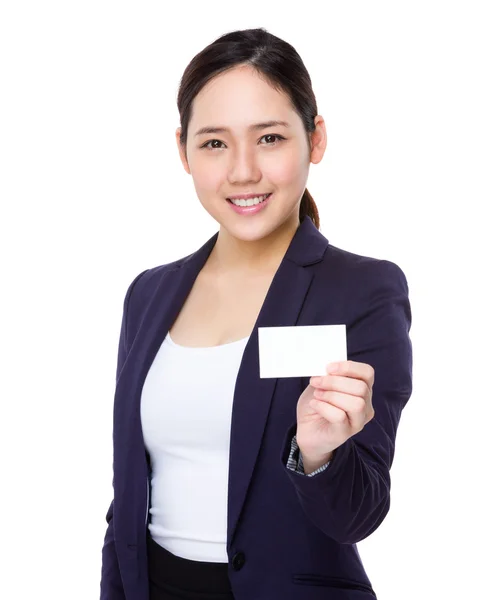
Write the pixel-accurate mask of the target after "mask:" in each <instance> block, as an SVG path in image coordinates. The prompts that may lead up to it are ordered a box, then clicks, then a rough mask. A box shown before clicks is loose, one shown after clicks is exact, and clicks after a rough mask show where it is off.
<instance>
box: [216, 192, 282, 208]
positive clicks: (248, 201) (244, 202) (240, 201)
mask: <svg viewBox="0 0 490 600" xmlns="http://www.w3.org/2000/svg"><path fill="white" fill-rule="evenodd" d="M270 196H272V192H271V193H270V194H262V195H261V196H255V198H237V199H234V200H233V201H232V200H230V198H227V199H226V200H227V202H230V204H234V205H235V206H243V207H245V206H257V205H258V204H262V202H264V201H265V200H267V199H268V198H269V197H270ZM256 198H260V200H259V201H258V202H255V199H256ZM252 200H254V202H252Z"/></svg>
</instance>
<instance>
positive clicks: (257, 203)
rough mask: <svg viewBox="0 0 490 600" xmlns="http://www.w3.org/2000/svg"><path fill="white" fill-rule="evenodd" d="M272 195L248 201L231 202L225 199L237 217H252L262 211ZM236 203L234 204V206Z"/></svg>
mask: <svg viewBox="0 0 490 600" xmlns="http://www.w3.org/2000/svg"><path fill="white" fill-rule="evenodd" d="M271 196H272V193H270V194H265V195H264V196H257V197H256V198H249V199H248V200H233V201H231V200H230V199H229V198H227V199H226V201H227V202H228V204H229V205H230V207H231V208H232V209H233V210H234V211H235V212H236V213H238V214H239V215H252V214H255V213H258V212H259V211H261V210H263V209H264V208H265V207H266V206H267V204H269V201H270V198H271ZM235 203H236V204H235Z"/></svg>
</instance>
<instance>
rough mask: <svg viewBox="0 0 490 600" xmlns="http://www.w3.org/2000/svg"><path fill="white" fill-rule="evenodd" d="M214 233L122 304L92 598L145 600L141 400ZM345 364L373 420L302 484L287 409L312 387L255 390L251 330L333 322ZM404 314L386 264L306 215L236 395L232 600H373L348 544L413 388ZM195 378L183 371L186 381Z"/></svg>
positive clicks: (382, 487) (382, 508)
mask: <svg viewBox="0 0 490 600" xmlns="http://www.w3.org/2000/svg"><path fill="white" fill-rule="evenodd" d="M217 236H218V233H216V234H214V235H213V236H212V237H211V238H210V239H209V240H208V241H207V242H206V243H205V244H204V245H203V246H202V247H201V248H199V249H198V250H197V251H196V252H194V253H193V254H190V255H189V256H187V257H185V258H181V259H179V260H177V261H175V262H172V263H169V264H166V265H162V266H158V267H154V268H151V269H148V270H146V271H144V272H143V273H140V274H139V275H138V276H137V277H136V278H135V279H134V280H133V281H132V283H131V285H130V286H129V288H128V290H127V293H126V296H125V299H124V306H123V320H122V326H121V336H120V341H119V350H118V362H117V377H116V389H115V396H114V431H113V441H114V463H113V466H114V478H113V486H114V500H113V502H111V505H110V507H109V510H108V512H107V516H106V520H107V523H108V527H107V532H106V535H105V539H104V546H103V550H102V577H101V599H103V600H116V599H117V600H122V599H125V600H147V598H148V576H147V555H146V524H147V519H148V509H149V502H150V499H149V493H148V491H149V489H150V488H149V483H148V482H149V477H150V461H149V457H148V454H147V452H146V450H145V446H144V442H143V435H142V429H141V420H140V396H141V389H142V386H143V383H144V380H145V377H146V374H147V372H148V370H149V368H150V365H151V363H152V361H153V358H154V357H155V355H156V353H157V351H158V348H159V347H160V344H161V343H162V341H163V339H164V337H165V335H166V333H167V332H168V330H169V329H170V327H171V326H172V324H173V322H174V320H175V318H176V317H177V315H178V314H179V312H180V309H181V307H182V305H183V303H184V300H185V298H186V297H187V294H188V293H189V291H190V289H191V287H192V285H193V283H194V281H195V279H196V277H197V275H198V273H199V271H200V270H201V268H202V267H203V265H204V263H205V262H206V260H207V258H208V256H209V254H210V252H211V250H212V248H213V246H214V244H215V242H216V239H217ZM342 323H345V324H346V326H347V358H348V359H350V360H354V361H358V362H366V363H368V364H370V365H371V366H372V367H374V369H375V383H374V387H373V406H374V409H375V412H376V414H375V417H374V419H372V420H371V421H370V422H369V423H367V424H366V426H365V427H364V429H363V430H362V431H361V432H359V433H358V434H356V435H354V436H353V437H352V438H349V439H348V440H347V441H346V442H344V443H343V444H342V445H341V446H340V447H338V448H337V449H336V450H335V453H334V456H333V459H332V461H331V462H330V464H329V466H328V468H327V469H325V470H324V471H322V472H321V473H318V474H316V475H314V476H313V477H307V476H306V475H304V474H300V473H296V472H294V471H292V470H290V469H288V468H287V460H288V457H289V454H290V449H291V441H292V438H293V436H294V435H295V433H296V404H297V401H298V398H299V396H300V394H301V392H302V391H303V390H304V389H305V387H306V386H307V385H308V382H309V377H301V378H279V379H260V377H259V356H258V343H257V333H258V332H257V328H258V327H274V326H287V325H314V324H342ZM410 326H411V311H410V303H409V299H408V286H407V281H406V278H405V275H404V273H403V271H402V270H401V269H400V268H399V267H398V266H397V265H396V264H395V263H393V262H390V261H387V260H378V259H374V258H370V257H364V256H361V255H357V254H353V253H351V252H347V251H345V250H342V249H340V248H337V247H335V246H333V245H331V244H330V243H329V241H328V240H327V239H326V238H325V237H324V236H323V234H322V233H321V232H320V231H319V230H318V229H317V228H316V227H315V225H314V224H313V222H312V220H311V219H310V218H309V217H306V218H305V219H304V220H303V221H302V222H301V224H300V226H299V227H298V229H297V231H296V232H295V235H294V237H293V239H292V241H291V243H290V245H289V247H288V249H287V251H286V254H285V256H284V258H283V260H282V262H281V264H280V266H279V268H278V270H277V272H276V274H275V276H274V279H273V281H272V283H271V286H270V288H269V291H268V293H267V296H266V298H265V301H264V304H263V306H262V308H261V311H260V314H259V316H258V318H257V321H256V323H255V326H254V329H253V331H252V333H251V336H250V339H249V341H248V343H247V345H246V347H245V351H244V354H243V358H242V362H241V365H240V369H239V372H238V378H237V383H236V388H235V395H234V403H233V412H232V425H231V439H230V467H229V482H228V483H229V490H228V516H227V519H228V521H227V525H228V537H227V552H228V556H229V569H228V573H229V578H230V581H231V584H232V588H233V594H234V596H235V598H236V600H271V599H276V598H277V599H278V600H320V599H325V600H327V599H331V600H372V599H373V597H375V595H374V592H373V591H372V588H371V585H370V581H369V579H368V577H367V574H366V573H365V571H364V568H363V566H362V563H361V560H360V557H359V554H358V552H357V549H356V545H355V544H356V542H359V541H360V540H362V539H364V538H366V537H367V536H368V535H370V534H371V533H372V532H373V531H374V530H375V529H376V528H377V527H378V526H379V525H380V524H381V522H382V521H383V519H384V518H385V516H386V514H387V512H388V509H389V504H390V475H389V469H390V467H391V464H392V461H393V456H394V442H395V434H396V429H397V426H398V423H399V419H400V414H401V411H402V408H403V407H404V406H405V404H406V402H407V401H408V399H409V397H410V395H411V391H412V346H411V341H410V338H409V330H410ZM189 376H192V374H189Z"/></svg>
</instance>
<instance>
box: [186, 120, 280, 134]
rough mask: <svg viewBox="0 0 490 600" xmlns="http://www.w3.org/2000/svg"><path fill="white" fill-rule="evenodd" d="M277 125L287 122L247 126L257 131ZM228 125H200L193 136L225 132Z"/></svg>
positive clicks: (276, 121)
mask: <svg viewBox="0 0 490 600" xmlns="http://www.w3.org/2000/svg"><path fill="white" fill-rule="evenodd" d="M278 125H282V126H283V127H289V126H290V125H289V123H288V122H286V121H278V120H274V121H264V122H262V123H253V124H252V125H250V126H249V128H248V129H249V131H258V130H260V129H267V128H269V127H277V126H278ZM229 131H230V130H229V128H228V127H223V126H217V127H201V129H199V130H198V131H196V133H195V135H194V137H197V136H198V135H203V134H204V133H225V132H229Z"/></svg>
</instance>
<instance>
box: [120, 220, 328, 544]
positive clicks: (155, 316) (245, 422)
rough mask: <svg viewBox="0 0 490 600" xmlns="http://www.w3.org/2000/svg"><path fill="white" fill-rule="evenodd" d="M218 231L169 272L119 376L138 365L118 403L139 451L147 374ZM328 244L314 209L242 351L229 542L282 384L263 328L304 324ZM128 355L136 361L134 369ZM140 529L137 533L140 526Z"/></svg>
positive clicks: (234, 423) (235, 409) (141, 449)
mask: <svg viewBox="0 0 490 600" xmlns="http://www.w3.org/2000/svg"><path fill="white" fill-rule="evenodd" d="M217 237H218V233H216V234H214V235H213V236H212V237H211V238H210V239H209V240H208V241H207V242H206V243H205V244H204V245H203V246H202V247H201V248H200V249H199V250H197V251H196V252H195V253H193V254H191V255H190V256H189V257H187V258H186V259H184V261H182V263H180V265H179V266H178V267H176V268H175V269H173V270H168V271H165V272H164V273H163V274H162V277H161V279H160V282H159V283H158V286H157V289H156V290H155V292H154V294H153V296H152V298H151V300H150V302H149V304H148V307H147V309H146V311H145V313H144V315H143V317H142V321H141V324H140V327H139V329H138V333H137V335H136V337H135V339H134V342H133V344H132V346H131V350H130V353H129V355H128V358H127V361H126V364H125V365H124V367H123V371H122V372H121V376H120V378H119V382H118V385H119V384H120V382H121V381H122V380H123V379H124V373H125V371H126V372H129V370H130V371H131V373H132V378H131V383H130V382H129V381H128V382H127V385H131V387H132V389H131V393H129V394H125V401H124V402H120V407H119V409H118V410H119V418H120V426H122V427H123V429H124V430H125V432H126V435H127V436H128V438H130V437H132V438H133V440H134V444H133V445H132V447H131V448H130V444H127V445H126V452H132V451H135V453H136V454H139V455H140V456H142V455H143V453H144V442H143V435H142V428H141V420H140V401H141V390H142V386H143V383H144V380H145V378H146V375H147V373H148V370H149V368H150V366H151V364H152V362H153V359H154V358H155V355H156V353H157V352H158V349H159V347H160V345H161V343H162V342H163V339H164V337H165V336H166V334H167V332H168V331H169V329H170V327H171V326H172V324H173V322H174V321H175V319H176V318H177V316H178V314H179V312H180V310H181V308H182V305H183V303H184V301H185V299H186V297H187V295H188V294H189V292H190V290H191V288H192V286H193V284H194V281H195V279H196V277H197V275H198V274H199V271H200V270H201V269H202V267H203V266H204V264H205V262H206V260H207V258H208V257H209V255H210V253H211V250H212V248H213V247H214V245H215V243H216V240H217ZM327 246H328V240H327V239H326V238H325V237H324V236H323V235H322V234H321V233H320V232H319V230H318V229H317V228H316V227H315V225H314V224H313V222H312V220H311V219H310V217H305V219H304V220H303V221H302V222H301V224H300V226H299V227H298V229H297V230H296V233H295V235H294V237H293V239H292V241H291V243H290V245H289V247H288V249H287V251H286V253H285V255H284V257H283V260H282V261H281V264H280V266H279V268H278V270H277V271H276V273H275V275H274V278H273V280H272V283H271V285H270V287H269V290H268V292H267V295H266V298H265V300H264V303H263V305H262V308H261V310H260V313H259V315H258V318H257V321H256V322H255V325H254V328H253V331H252V333H251V335H250V338H249V340H248V342H247V345H246V347H245V350H244V353H243V357H242V361H241V364H240V368H239V371H238V376H237V382H236V386H235V392H234V398H233V410H232V422H231V439H230V456H229V459H230V465H229V492H228V544H227V547H228V549H229V548H230V546H231V544H232V541H233V537H234V534H235V531H236V527H237V524H238V521H239V517H240V513H241V511H242V509H243V506H244V502H245V498H246V495H247V491H248V489H249V486H250V482H251V480H252V475H253V470H254V466H255V463H256V461H257V456H258V454H259V450H260V446H261V442H262V437H263V435H264V430H265V426H266V422H267V417H268V414H269V409H270V405H271V401H272V397H273V394H274V390H275V387H276V384H277V378H267V379H260V376H259V353H258V328H259V327H275V326H289V325H296V324H297V322H298V319H299V316H300V313H301V308H302V306H303V303H304V301H305V297H306V295H307V293H308V289H309V288H310V285H311V282H312V280H313V270H312V269H308V268H307V267H308V266H309V265H311V264H314V263H317V262H319V261H321V260H322V258H323V255H324V253H325V251H326V249H327ZM129 363H130V364H131V368H130V369H127V368H126V367H127V365H128V364H129ZM189 377H192V373H189ZM127 379H129V378H127ZM126 391H128V389H127V388H126ZM126 402H127V404H126ZM135 424H136V425H137V426H136V427H135ZM131 432H133V433H134V437H133V436H131V435H130V434H131ZM285 433H286V432H285ZM128 438H126V439H128ZM119 449H120V450H121V449H122V448H121V447H120V448H119ZM121 458H122V460H123V461H125V460H126V461H127V460H128V459H129V456H125V457H123V456H122V455H121ZM126 464H127V463H126ZM115 466H116V465H115ZM121 475H123V473H122V472H121ZM145 485H146V484H145ZM128 486H130V483H129V481H127V482H126V485H125V486H124V487H125V488H126V490H127V489H128ZM135 527H136V524H135ZM128 533H129V532H128ZM134 535H136V532H135V531H134Z"/></svg>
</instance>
